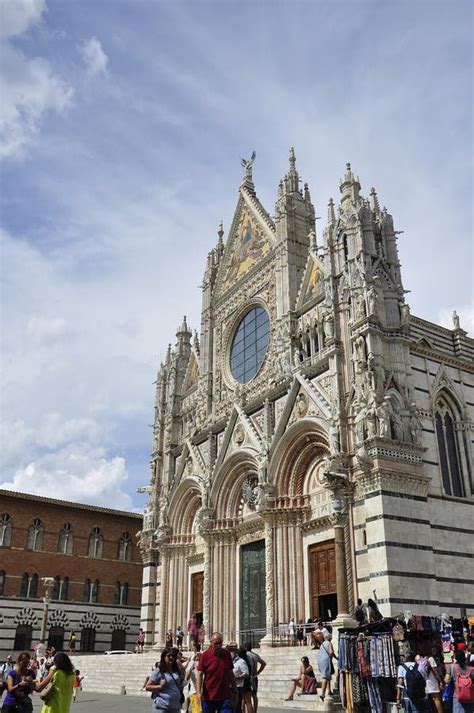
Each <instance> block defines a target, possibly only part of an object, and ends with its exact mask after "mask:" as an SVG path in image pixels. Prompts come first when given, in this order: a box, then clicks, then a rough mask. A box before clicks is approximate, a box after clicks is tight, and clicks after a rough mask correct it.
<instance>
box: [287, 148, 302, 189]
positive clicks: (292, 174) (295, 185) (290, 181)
mask: <svg viewBox="0 0 474 713" xmlns="http://www.w3.org/2000/svg"><path fill="white" fill-rule="evenodd" d="M284 183H285V191H286V192H287V193H298V192H299V189H300V186H299V183H300V177H299V175H298V171H297V170H296V156H295V149H294V148H293V146H292V147H291V148H290V170H289V171H288V173H287V174H286V176H285V178H284Z"/></svg>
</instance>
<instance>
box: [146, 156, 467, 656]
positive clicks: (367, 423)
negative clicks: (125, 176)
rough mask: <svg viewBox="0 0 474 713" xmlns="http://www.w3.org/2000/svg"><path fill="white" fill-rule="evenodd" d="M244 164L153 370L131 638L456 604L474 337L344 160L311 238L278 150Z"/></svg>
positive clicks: (459, 604) (249, 631)
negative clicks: (258, 172)
mask: <svg viewBox="0 0 474 713" xmlns="http://www.w3.org/2000/svg"><path fill="white" fill-rule="evenodd" d="M252 163H253V158H252V160H250V161H243V165H244V177H243V180H242V183H241V185H240V188H239V193H238V201H237V207H236V210H235V214H234V218H233V221H232V225H231V227H230V230H229V233H228V236H227V239H226V241H224V232H223V230H222V226H221V227H220V229H219V232H218V242H217V245H216V247H215V248H214V249H213V250H211V252H210V253H209V255H208V257H207V264H206V269H205V273H204V278H203V282H202V315H201V326H200V334H199V335H198V334H197V333H194V335H193V333H192V332H191V330H190V329H189V328H188V325H187V323H186V319H184V321H183V323H182V325H181V326H180V327H179V328H178V331H177V335H176V344H175V346H174V347H173V348H171V347H170V348H169V349H168V353H167V357H166V360H165V361H164V363H162V364H161V366H160V369H159V372H158V376H157V381H156V403H155V421H154V440H153V452H152V456H151V481H150V485H149V486H148V487H147V488H146V490H147V491H148V492H149V502H148V504H147V506H146V508H145V515H144V523H143V530H142V531H141V533H139V545H140V549H141V553H142V557H143V561H144V579H143V597H142V615H141V616H142V626H143V628H144V630H145V632H146V637H147V643H148V644H162V643H163V642H164V639H165V633H166V631H167V630H168V629H172V630H175V628H176V626H177V625H182V626H185V625H186V622H187V621H188V619H189V617H190V616H191V615H192V614H195V615H196V617H197V619H198V623H199V624H201V625H202V627H203V631H204V632H205V635H206V636H207V635H208V634H209V632H212V631H215V630H218V631H222V632H223V633H224V637H225V638H226V639H227V640H236V639H241V640H242V639H247V638H251V637H253V638H257V639H264V640H265V641H267V642H270V641H274V640H275V639H276V638H277V636H278V631H279V628H280V627H281V625H282V624H283V623H285V622H288V621H289V619H290V618H293V619H294V620H295V621H296V622H298V621H306V619H307V618H308V617H310V616H311V617H320V618H322V619H324V620H330V619H332V620H336V622H344V621H347V620H348V619H349V617H350V615H351V613H352V611H353V608H354V604H355V601H356V599H357V598H358V597H361V598H362V599H363V600H367V598H368V597H373V592H374V590H375V591H376V596H377V599H378V602H379V606H380V609H381V611H382V612H383V613H384V614H386V615H389V614H397V613H399V612H401V611H404V610H410V611H412V612H413V613H420V614H428V615H429V614H439V613H440V612H447V613H448V614H453V615H460V614H462V613H463V612H464V611H465V610H470V611H471V612H472V611H473V602H474V584H473V582H474V576H473V568H474V538H473V537H472V523H473V513H474V510H473V505H474V486H473V473H472V452H473V442H474V441H473V439H474V341H473V340H472V339H470V338H468V336H467V334H466V332H465V331H464V330H463V329H462V328H461V326H460V324H459V319H458V318H457V316H456V314H454V316H453V328H452V329H446V328H444V327H441V326H438V325H435V324H433V323H431V322H428V321H426V320H424V319H420V318H418V317H415V316H414V315H412V314H411V313H410V308H409V305H408V304H407V302H406V301H405V293H406V292H405V289H404V286H403V281H402V275H401V271H400V263H399V258H398V250H397V231H396V230H395V228H394V222H393V218H392V216H391V215H390V214H389V213H388V211H387V210H386V208H383V209H381V208H380V205H379V201H378V197H377V194H376V192H375V190H374V189H372V190H371V191H370V194H369V197H368V198H365V197H363V195H362V194H361V186H360V183H359V180H358V178H356V177H355V175H354V174H353V172H352V169H351V167H350V164H347V167H346V172H345V175H344V177H343V179H342V181H341V184H340V194H341V195H340V202H339V205H338V206H337V207H336V206H335V204H334V202H333V200H332V199H331V200H330V201H329V205H328V215H327V223H326V226H325V228H324V232H323V234H322V236H321V239H320V240H319V239H318V240H317V238H316V232H315V226H316V223H315V211H314V206H313V204H312V201H311V196H310V192H309V189H308V186H307V185H306V184H304V187H303V188H301V187H300V186H301V181H300V178H299V175H298V171H297V168H296V161H295V155H294V151H293V150H291V151H290V160H289V170H288V172H287V174H286V175H285V176H284V178H283V179H282V180H281V181H280V184H279V186H278V191H277V200H276V206H275V213H274V215H273V216H271V215H270V214H269V213H268V212H267V211H266V209H265V208H264V207H263V206H262V204H261V203H260V201H259V199H258V197H257V194H256V190H255V186H254V183H253V177H252Z"/></svg>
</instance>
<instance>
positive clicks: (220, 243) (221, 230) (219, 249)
mask: <svg viewBox="0 0 474 713" xmlns="http://www.w3.org/2000/svg"><path fill="white" fill-rule="evenodd" d="M217 235H218V237H219V239H218V241H217V245H216V256H217V261H219V260H220V259H221V257H222V253H223V252H224V241H223V237H224V226H223V225H222V220H221V222H220V223H219V230H218V231H217Z"/></svg>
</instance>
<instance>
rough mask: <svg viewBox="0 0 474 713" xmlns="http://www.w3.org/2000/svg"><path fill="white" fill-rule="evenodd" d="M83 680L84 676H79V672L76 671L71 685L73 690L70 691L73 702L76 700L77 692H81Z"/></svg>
mask: <svg viewBox="0 0 474 713" xmlns="http://www.w3.org/2000/svg"><path fill="white" fill-rule="evenodd" d="M83 680H84V676H81V672H80V671H78V670H77V669H76V671H75V672H74V683H73V689H72V697H73V700H74V701H75V700H76V696H77V694H78V692H79V691H82V681H83Z"/></svg>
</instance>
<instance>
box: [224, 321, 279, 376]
mask: <svg viewBox="0 0 474 713" xmlns="http://www.w3.org/2000/svg"><path fill="white" fill-rule="evenodd" d="M269 339H270V320H269V318H268V314H267V313H266V311H265V310H264V309H263V307H254V308H253V309H251V310H250V311H249V312H247V314H246V315H245V317H244V318H243V320H242V321H241V322H240V324H239V326H238V327H237V331H236V333H235V336H234V339H233V341H232V346H231V349H230V370H231V372H232V376H233V377H234V379H235V380H236V381H238V382H240V383H241V384H246V383H247V382H248V381H250V380H251V379H253V377H254V376H255V375H256V374H257V373H258V371H259V369H260V367H261V366H262V364H263V362H264V359H265V354H266V353H267V348H268V341H269Z"/></svg>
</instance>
